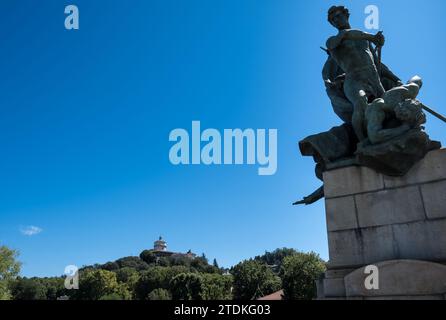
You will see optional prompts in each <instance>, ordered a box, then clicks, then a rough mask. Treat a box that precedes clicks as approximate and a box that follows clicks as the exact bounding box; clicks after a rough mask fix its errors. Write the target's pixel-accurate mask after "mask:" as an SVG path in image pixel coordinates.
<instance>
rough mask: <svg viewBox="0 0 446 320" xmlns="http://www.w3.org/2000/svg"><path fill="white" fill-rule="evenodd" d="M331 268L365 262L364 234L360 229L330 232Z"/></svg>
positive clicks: (357, 264)
mask: <svg viewBox="0 0 446 320" xmlns="http://www.w3.org/2000/svg"><path fill="white" fill-rule="evenodd" d="M328 249H329V255H330V261H329V268H335V267H336V268H337V267H350V266H359V265H362V264H363V256H362V234H361V233H360V231H359V230H358V229H355V230H346V231H336V232H328Z"/></svg>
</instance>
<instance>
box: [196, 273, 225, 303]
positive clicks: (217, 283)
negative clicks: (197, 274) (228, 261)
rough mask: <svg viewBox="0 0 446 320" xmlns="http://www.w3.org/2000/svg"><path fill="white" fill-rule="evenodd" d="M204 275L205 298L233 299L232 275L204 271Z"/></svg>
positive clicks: (203, 295)
mask: <svg viewBox="0 0 446 320" xmlns="http://www.w3.org/2000/svg"><path fill="white" fill-rule="evenodd" d="M201 277H202V280H203V281H202V282H203V284H202V291H201V293H200V295H201V298H202V299H203V300H230V299H232V292H231V291H232V276H231V275H221V274H217V273H204V274H202V275H201Z"/></svg>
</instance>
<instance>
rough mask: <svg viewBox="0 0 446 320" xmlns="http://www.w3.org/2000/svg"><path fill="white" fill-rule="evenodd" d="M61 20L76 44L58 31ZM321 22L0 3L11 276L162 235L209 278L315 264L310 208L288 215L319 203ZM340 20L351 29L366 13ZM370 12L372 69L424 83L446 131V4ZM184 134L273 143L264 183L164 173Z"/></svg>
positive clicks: (243, 12) (290, 7) (187, 4)
mask: <svg viewBox="0 0 446 320" xmlns="http://www.w3.org/2000/svg"><path fill="white" fill-rule="evenodd" d="M68 4H76V5H78V7H79V10H80V30H79V31H67V30H65V29H64V18H65V15H64V7H65V5H68ZM332 4H338V3H337V2H333V1H314V0H313V1H295V0H281V1H273V0H261V1H259V0H243V1H240V0H212V1H199V0H187V1H180V0H169V1H161V0H156V1H155V0H146V1H142V0H134V1H124V0H119V1H117V0H116V1H111V0H107V1H99V0H97V1H86V0H73V1H56V0H54V1H50V0H43V1H35V0H26V1H25V0H20V1H16V0H4V1H1V4H0V15H1V17H0V33H1V35H0V39H1V44H2V50H1V51H0V70H1V72H2V77H1V80H0V87H1V91H0V92H1V94H0V148H1V157H0V181H1V183H0V244H5V245H8V246H10V247H12V248H15V249H18V250H19V251H20V252H21V255H20V259H21V261H22V262H23V263H24V265H23V272H22V273H23V275H26V276H34V275H35V276H44V275H60V274H62V273H63V270H64V267H65V266H66V265H68V264H75V265H78V266H82V265H86V264H92V263H103V262H106V261H109V260H114V259H117V258H120V257H123V256H128V255H138V254H139V253H140V252H141V251H142V250H143V249H146V248H151V247H152V244H153V241H154V240H155V239H156V238H157V237H158V236H159V235H163V236H164V238H165V239H166V240H167V241H168V243H169V249H171V250H174V251H187V250H188V249H192V251H194V252H197V253H199V254H200V253H202V252H205V253H206V254H207V256H208V257H209V258H211V259H212V258H214V257H215V258H217V260H218V261H219V263H220V264H221V265H224V266H230V265H232V264H234V263H237V262H238V261H240V260H242V259H246V258H249V257H252V256H255V255H257V254H261V253H263V252H264V251H265V250H273V249H275V248H278V247H292V248H296V249H299V250H304V251H310V250H313V251H316V252H318V253H320V254H321V256H322V257H323V258H324V259H327V258H328V248H327V243H326V242H327V240H326V230H325V228H326V224H325V214H324V203H323V201H321V202H319V203H317V204H315V205H313V206H310V207H293V206H291V203H292V202H293V201H294V200H296V199H298V198H300V197H301V196H303V195H305V194H308V193H309V192H311V191H313V190H314V189H315V188H317V187H318V186H319V185H320V182H319V181H318V180H317V179H316V178H315V177H314V173H313V167H314V165H313V161H312V159H311V158H304V157H301V156H300V154H299V151H298V148H297V142H298V140H299V139H301V138H304V137H305V136H307V135H309V134H312V133H317V132H320V131H325V130H328V129H329V128H330V127H332V126H334V125H338V124H339V123H340V120H339V119H338V118H337V117H336V116H335V115H334V113H333V112H332V110H331V107H330V104H329V101H328V98H327V97H326V95H325V91H324V86H323V83H322V80H321V76H320V72H321V68H322V65H323V63H324V61H325V58H326V56H325V54H324V53H323V52H322V51H321V50H320V49H319V46H321V45H324V44H325V40H326V39H327V37H328V36H330V35H332V34H334V33H335V30H334V29H333V28H332V27H331V26H330V25H329V24H328V22H327V21H326V11H327V9H328V8H329V7H330V6H331V5H332ZM343 4H345V5H347V6H348V7H349V8H350V11H351V22H352V25H353V26H354V27H357V28H361V29H364V18H365V14H364V13H363V11H364V8H365V6H366V5H368V4H371V3H370V1H357V0H356V1H344V2H343ZM373 4H376V5H378V7H379V9H380V18H381V23H380V24H381V29H383V30H384V33H385V35H386V37H387V43H386V46H385V47H384V49H383V60H384V61H385V62H386V63H387V64H388V65H389V66H390V67H391V69H392V70H393V71H394V72H395V73H396V74H397V75H399V76H400V77H401V78H402V79H403V80H407V79H409V78H410V77H411V76H413V75H415V74H419V75H421V76H422V77H423V79H424V83H425V86H424V87H423V89H422V92H421V95H420V99H421V100H422V101H423V102H424V103H425V104H427V105H429V106H431V107H433V108H435V109H438V110H439V111H441V112H442V113H446V103H445V99H444V98H442V95H443V94H444V89H443V88H442V85H443V83H444V74H445V71H446V62H445V58H444V57H445V52H446V45H445V31H446V18H445V13H446V2H444V1H443V0H438V1H424V2H420V1H373ZM192 120H200V121H201V125H202V127H204V128H209V127H211V128H217V129H220V130H223V129H224V128H277V129H278V139H279V141H278V170H277V173H276V174H275V175H274V176H258V175H257V167H256V166H213V167H212V166H211V167H207V166H204V165H202V166H173V165H171V164H170V162H169V158H168V152H169V148H170V146H171V143H170V142H169V141H168V135H169V132H170V131H171V130H172V129H174V128H190V126H191V121H192ZM428 121H429V122H428V124H427V129H428V131H429V133H430V135H431V137H432V138H434V139H437V140H441V141H443V142H446V139H445V137H446V135H445V128H446V127H445V124H444V123H441V122H440V121H438V120H436V119H434V118H432V117H431V116H428ZM27 226H37V227H39V228H41V229H42V232H40V233H39V234H35V235H33V236H26V235H24V234H22V233H21V229H22V228H26V227H27ZM22 231H23V230H22Z"/></svg>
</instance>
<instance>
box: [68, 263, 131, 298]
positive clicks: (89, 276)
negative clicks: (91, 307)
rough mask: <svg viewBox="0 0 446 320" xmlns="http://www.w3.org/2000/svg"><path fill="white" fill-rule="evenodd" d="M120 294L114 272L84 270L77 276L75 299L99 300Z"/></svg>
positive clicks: (120, 290) (120, 289)
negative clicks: (77, 288) (77, 283)
mask: <svg viewBox="0 0 446 320" xmlns="http://www.w3.org/2000/svg"><path fill="white" fill-rule="evenodd" d="M122 293H123V292H122V288H121V287H120V286H119V284H118V281H117V278H116V274H115V273H114V272H111V271H107V270H101V269H98V270H86V271H81V272H80V274H79V290H76V292H75V298H77V299H80V300H99V299H100V298H101V297H103V296H107V295H111V294H118V295H119V294H122ZM122 298H123V299H124V298H125V297H122Z"/></svg>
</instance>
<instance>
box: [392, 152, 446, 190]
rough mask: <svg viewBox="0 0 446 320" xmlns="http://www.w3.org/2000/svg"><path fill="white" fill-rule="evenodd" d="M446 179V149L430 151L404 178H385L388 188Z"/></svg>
mask: <svg viewBox="0 0 446 320" xmlns="http://www.w3.org/2000/svg"><path fill="white" fill-rule="evenodd" d="M442 179H446V149H439V150H434V151H430V152H429V153H428V154H426V156H425V157H424V158H423V159H422V160H421V161H420V162H418V163H417V164H415V165H414V166H413V167H412V168H411V169H410V170H409V172H408V173H407V174H406V175H405V176H404V177H387V176H385V177H384V185H385V187H386V188H395V187H401V186H407V185H411V184H420V183H426V182H431V181H437V180H442Z"/></svg>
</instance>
